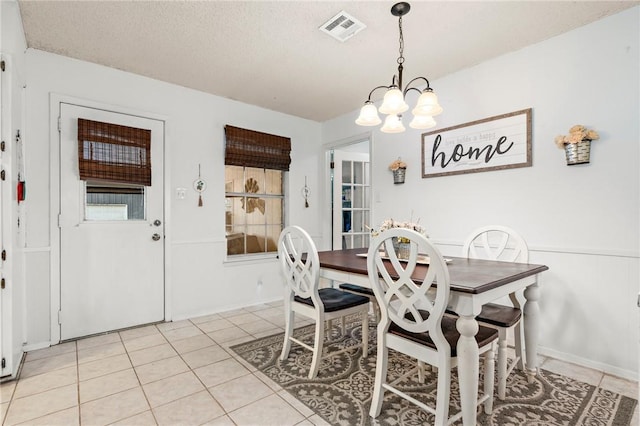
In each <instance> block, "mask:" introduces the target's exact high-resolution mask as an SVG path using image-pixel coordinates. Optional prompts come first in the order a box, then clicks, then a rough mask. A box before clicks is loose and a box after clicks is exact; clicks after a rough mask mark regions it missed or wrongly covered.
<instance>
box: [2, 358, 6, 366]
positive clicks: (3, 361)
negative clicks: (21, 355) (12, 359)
mask: <svg viewBox="0 0 640 426" xmlns="http://www.w3.org/2000/svg"><path fill="white" fill-rule="evenodd" d="M6 366H7V360H6V359H4V358H2V368H5V367H6Z"/></svg>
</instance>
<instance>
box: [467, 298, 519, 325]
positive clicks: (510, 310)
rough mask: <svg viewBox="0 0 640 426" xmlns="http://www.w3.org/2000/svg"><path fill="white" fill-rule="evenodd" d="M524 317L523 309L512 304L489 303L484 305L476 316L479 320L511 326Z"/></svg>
mask: <svg viewBox="0 0 640 426" xmlns="http://www.w3.org/2000/svg"><path fill="white" fill-rule="evenodd" d="M521 317H522V310H520V309H518V308H514V307H512V306H505V305H498V304H495V303H487V304H486V305H484V306H483V307H482V311H481V312H480V315H478V316H477V317H476V320H477V321H479V322H484V323H486V324H492V325H496V326H498V327H506V328H508V327H511V326H513V325H516V324H517V323H518V321H520V318H521Z"/></svg>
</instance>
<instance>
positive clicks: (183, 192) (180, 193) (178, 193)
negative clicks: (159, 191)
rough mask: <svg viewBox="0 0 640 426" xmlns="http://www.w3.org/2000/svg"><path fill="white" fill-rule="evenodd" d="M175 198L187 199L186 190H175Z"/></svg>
mask: <svg viewBox="0 0 640 426" xmlns="http://www.w3.org/2000/svg"><path fill="white" fill-rule="evenodd" d="M176 197H178V200H184V199H185V198H187V188H176Z"/></svg>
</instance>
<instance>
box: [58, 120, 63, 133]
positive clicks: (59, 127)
mask: <svg viewBox="0 0 640 426" xmlns="http://www.w3.org/2000/svg"><path fill="white" fill-rule="evenodd" d="M61 129H62V119H61V118H60V117H58V132H60V130H61Z"/></svg>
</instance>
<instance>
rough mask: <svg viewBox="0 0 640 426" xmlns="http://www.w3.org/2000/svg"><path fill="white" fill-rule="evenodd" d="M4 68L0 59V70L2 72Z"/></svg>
mask: <svg viewBox="0 0 640 426" xmlns="http://www.w3.org/2000/svg"><path fill="white" fill-rule="evenodd" d="M4 68H5V63H4V61H0V70H2V71H3V72H4Z"/></svg>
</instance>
